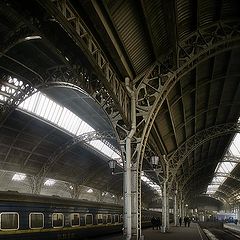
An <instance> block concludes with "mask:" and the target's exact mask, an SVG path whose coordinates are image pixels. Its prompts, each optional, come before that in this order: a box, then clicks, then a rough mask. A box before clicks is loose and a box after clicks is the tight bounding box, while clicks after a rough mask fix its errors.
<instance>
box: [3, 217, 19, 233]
mask: <svg viewBox="0 0 240 240" xmlns="http://www.w3.org/2000/svg"><path fill="white" fill-rule="evenodd" d="M0 229H1V230H3V231H4V230H18V229H19V214H18V213H17V212H3V213H1V214H0Z"/></svg>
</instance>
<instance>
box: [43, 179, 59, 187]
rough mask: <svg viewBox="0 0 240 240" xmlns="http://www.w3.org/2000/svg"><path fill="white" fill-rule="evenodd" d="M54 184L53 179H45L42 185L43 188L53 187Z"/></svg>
mask: <svg viewBox="0 0 240 240" xmlns="http://www.w3.org/2000/svg"><path fill="white" fill-rule="evenodd" d="M55 183H56V180H54V179H47V180H46V181H45V182H44V185H45V186H53V185H54V184H55Z"/></svg>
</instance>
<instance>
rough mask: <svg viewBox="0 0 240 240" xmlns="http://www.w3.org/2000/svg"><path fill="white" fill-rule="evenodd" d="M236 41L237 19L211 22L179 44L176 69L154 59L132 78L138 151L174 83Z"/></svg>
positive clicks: (239, 25) (238, 33)
mask: <svg viewBox="0 0 240 240" xmlns="http://www.w3.org/2000/svg"><path fill="white" fill-rule="evenodd" d="M213 33H214V34H213ZM239 41H240V23H239V21H232V22H216V23H213V24H211V25H208V26H206V27H205V28H202V29H199V30H198V31H196V32H194V33H193V34H191V35H190V36H189V37H187V38H186V39H185V40H183V41H182V42H181V43H179V46H178V48H179V50H178V54H179V57H178V59H179V63H178V66H179V68H178V69H177V70H173V69H171V68H169V67H168V66H167V64H166V63H164V62H163V63H158V62H157V63H155V64H154V65H153V66H152V67H151V68H149V69H148V71H146V72H145V73H144V74H143V76H141V77H139V78H138V79H136V80H135V89H136V94H137V95H136V97H137V100H136V101H137V109H138V111H139V114H138V115H139V116H140V115H142V119H141V118H139V119H140V120H139V122H138V126H137V128H138V129H140V131H142V132H141V134H142V141H141V146H140V148H141V150H140V152H142V153H143V152H144V148H145V145H146V143H147V141H148V136H149V134H150V131H151V127H152V125H153V123H154V120H155V118H156V116H157V114H158V112H159V110H160V108H161V106H162V104H163V102H164V101H165V99H166V98H167V96H168V94H169V93H170V91H171V90H172V88H173V87H174V86H175V84H176V83H177V82H178V81H179V80H180V79H181V78H182V77H183V76H184V75H185V74H187V73H188V72H189V71H191V70H192V69H193V68H194V67H196V66H197V64H199V63H200V62H202V61H204V60H206V59H208V58H210V57H211V56H214V55H217V54H218V53H220V52H222V51H227V49H230V48H233V47H235V46H239V45H240V42H239ZM138 134H140V133H138ZM139 158H140V159H139V161H140V165H141V161H142V160H143V156H142V155H140V156H139ZM140 168H141V166H140Z"/></svg>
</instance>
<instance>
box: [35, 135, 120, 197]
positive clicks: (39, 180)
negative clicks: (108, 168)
mask: <svg viewBox="0 0 240 240" xmlns="http://www.w3.org/2000/svg"><path fill="white" fill-rule="evenodd" d="M115 138H116V136H115V135H114V134H113V133H112V132H97V131H94V132H89V133H84V134H82V135H79V136H77V137H73V138H72V139H71V140H70V141H68V142H66V143H65V144H63V145H62V146H60V147H59V148H58V149H57V150H55V151H54V152H53V153H52V155H51V156H50V157H49V158H48V161H46V163H45V164H44V165H43V166H42V168H41V169H40V171H39V172H38V173H37V174H36V175H35V180H34V181H35V183H34V184H35V190H34V192H35V193H39V192H40V190H41V187H42V184H43V180H44V178H45V177H46V175H47V173H48V171H49V170H50V169H51V167H52V166H53V165H54V164H55V163H56V162H57V161H58V159H59V158H60V157H61V156H62V155H63V154H64V153H65V152H66V151H68V150H69V149H71V148H72V147H73V146H74V145H76V144H78V143H86V142H89V141H92V140H97V139H101V140H104V139H115ZM109 147H110V145H109ZM114 150H116V149H114Z"/></svg>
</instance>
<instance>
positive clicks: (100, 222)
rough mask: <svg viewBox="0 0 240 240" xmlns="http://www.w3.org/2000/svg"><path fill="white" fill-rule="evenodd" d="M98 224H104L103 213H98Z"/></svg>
mask: <svg viewBox="0 0 240 240" xmlns="http://www.w3.org/2000/svg"><path fill="white" fill-rule="evenodd" d="M97 224H103V215H102V214H97Z"/></svg>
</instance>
